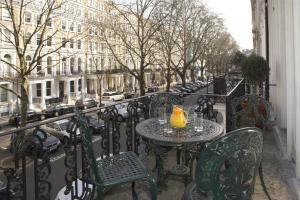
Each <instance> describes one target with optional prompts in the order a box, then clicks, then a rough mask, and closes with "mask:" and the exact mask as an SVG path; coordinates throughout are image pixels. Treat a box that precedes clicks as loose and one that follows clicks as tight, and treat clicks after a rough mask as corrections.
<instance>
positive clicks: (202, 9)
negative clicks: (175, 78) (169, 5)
mask: <svg viewBox="0 0 300 200" xmlns="http://www.w3.org/2000/svg"><path fill="white" fill-rule="evenodd" d="M180 3H181V4H182V5H181V6H179V7H178V8H179V9H178V11H177V16H179V21H178V24H177V27H178V28H177V31H178V32H179V38H178V39H176V40H175V39H174V41H175V44H176V47H175V48H176V49H178V52H179V53H177V55H178V57H177V58H176V59H172V60H171V62H172V69H173V70H174V71H175V72H176V73H177V74H178V75H179V76H180V78H181V81H182V84H183V85H185V83H186V75H187V71H188V70H191V73H192V74H191V75H192V76H193V77H194V74H193V73H194V67H195V63H196V62H197V61H198V59H199V58H200V56H201V53H203V52H205V51H206V48H205V47H206V46H207V45H209V44H210V43H211V42H212V41H213V40H214V38H215V31H216V29H220V28H222V27H223V23H222V20H221V19H220V18H219V17H218V16H216V15H214V14H212V13H210V12H209V10H208V8H207V7H206V6H205V5H203V4H201V3H200V2H198V1H188V0H184V1H181V2H180Z"/></svg>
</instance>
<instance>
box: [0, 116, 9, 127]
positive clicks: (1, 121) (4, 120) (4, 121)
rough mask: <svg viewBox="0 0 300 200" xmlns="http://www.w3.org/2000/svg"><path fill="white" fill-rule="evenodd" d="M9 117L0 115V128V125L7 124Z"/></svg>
mask: <svg viewBox="0 0 300 200" xmlns="http://www.w3.org/2000/svg"><path fill="white" fill-rule="evenodd" d="M8 120H9V117H0V130H1V127H3V126H7V125H8Z"/></svg>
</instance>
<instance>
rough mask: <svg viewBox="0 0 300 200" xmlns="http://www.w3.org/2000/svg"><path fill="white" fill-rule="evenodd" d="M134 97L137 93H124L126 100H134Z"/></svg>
mask: <svg viewBox="0 0 300 200" xmlns="http://www.w3.org/2000/svg"><path fill="white" fill-rule="evenodd" d="M134 95H135V93H134V92H133V91H126V92H124V97H125V99H130V98H133V97H134Z"/></svg>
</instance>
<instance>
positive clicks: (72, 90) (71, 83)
mask: <svg viewBox="0 0 300 200" xmlns="http://www.w3.org/2000/svg"><path fill="white" fill-rule="evenodd" d="M70 92H72V93H74V92H75V81H70Z"/></svg>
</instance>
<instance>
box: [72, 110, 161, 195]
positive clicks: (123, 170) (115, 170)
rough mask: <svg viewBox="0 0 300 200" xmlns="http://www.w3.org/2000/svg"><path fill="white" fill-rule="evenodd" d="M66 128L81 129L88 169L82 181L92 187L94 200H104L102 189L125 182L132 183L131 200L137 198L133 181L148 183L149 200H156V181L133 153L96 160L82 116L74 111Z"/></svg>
mask: <svg viewBox="0 0 300 200" xmlns="http://www.w3.org/2000/svg"><path fill="white" fill-rule="evenodd" d="M68 126H69V127H68V129H69V130H76V128H74V126H77V127H78V128H79V129H80V132H81V140H82V141H81V142H82V149H83V152H82V155H84V158H83V160H84V161H86V162H87V163H86V164H85V165H84V168H85V169H89V170H88V175H87V178H86V180H84V181H87V182H89V183H91V184H93V185H94V186H95V188H96V192H97V197H96V199H100V200H101V199H104V191H105V190H107V189H109V188H112V187H115V186H120V185H124V184H127V183H132V196H133V199H137V194H136V192H135V182H136V181H145V182H147V183H148V184H149V186H150V192H151V196H152V197H151V199H152V200H156V199H157V188H156V183H155V180H154V178H152V176H151V175H150V174H149V172H148V170H147V169H146V167H145V166H144V164H143V163H142V162H141V161H140V160H139V158H138V156H137V155H136V154H135V153H134V152H125V153H122V154H118V155H114V156H111V157H106V158H104V159H101V160H96V158H95V155H94V151H93V145H92V134H91V130H90V129H89V126H88V123H87V120H86V118H85V116H84V115H83V114H82V113H80V112H79V111H78V110H76V118H74V119H72V120H71V121H70V123H69V125H68Z"/></svg>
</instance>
